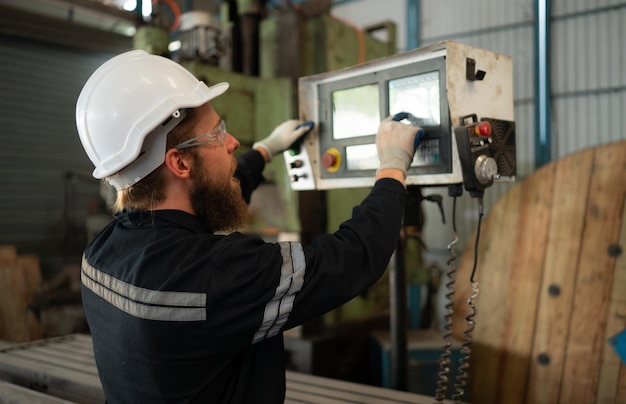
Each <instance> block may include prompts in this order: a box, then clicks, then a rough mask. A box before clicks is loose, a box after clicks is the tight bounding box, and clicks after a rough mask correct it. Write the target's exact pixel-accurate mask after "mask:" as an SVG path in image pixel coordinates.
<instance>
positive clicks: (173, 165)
mask: <svg viewBox="0 0 626 404" xmlns="http://www.w3.org/2000/svg"><path fill="white" fill-rule="evenodd" d="M165 166H166V167H167V169H168V170H169V171H170V172H171V173H172V174H173V175H174V176H175V177H177V178H181V179H187V178H190V177H191V156H189V155H186V154H182V153H181V152H180V150H178V149H169V150H168V151H167V152H166V153H165Z"/></svg>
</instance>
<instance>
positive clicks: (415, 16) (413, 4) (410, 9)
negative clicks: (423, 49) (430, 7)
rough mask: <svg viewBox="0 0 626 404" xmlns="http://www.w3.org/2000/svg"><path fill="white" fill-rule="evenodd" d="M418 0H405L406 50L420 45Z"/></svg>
mask: <svg viewBox="0 0 626 404" xmlns="http://www.w3.org/2000/svg"><path fill="white" fill-rule="evenodd" d="M420 23H421V21H420V1H419V0H407V1H406V28H407V33H406V50H411V49H417V48H419V46H420Z"/></svg>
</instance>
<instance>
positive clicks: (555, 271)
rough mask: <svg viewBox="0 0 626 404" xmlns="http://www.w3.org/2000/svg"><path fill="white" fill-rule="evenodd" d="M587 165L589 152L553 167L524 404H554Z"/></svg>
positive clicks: (575, 266) (575, 265)
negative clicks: (556, 293)
mask: <svg viewBox="0 0 626 404" xmlns="http://www.w3.org/2000/svg"><path fill="white" fill-rule="evenodd" d="M592 162H593V150H589V151H587V152H585V153H577V154H575V155H571V156H569V157H566V158H564V159H561V160H560V161H559V162H558V163H557V168H556V180H555V184H554V192H553V195H554V196H553V198H554V202H553V205H552V212H551V215H550V223H549V233H548V240H547V251H546V259H545V264H544V265H543V277H542V280H541V290H540V293H539V303H538V305H539V309H538V313H537V322H536V330H535V335H534V342H533V348H532V354H531V357H530V359H531V361H530V376H529V380H528V384H529V386H528V396H527V402H528V403H529V404H532V403H536V404H554V403H557V402H558V397H559V394H560V390H561V376H562V373H563V366H564V357H565V347H566V345H567V339H568V330H569V321H570V311H571V305H572V301H573V298H574V296H573V295H574V289H575V279H576V272H577V270H578V259H579V256H578V252H579V251H580V245H581V243H582V240H581V234H582V231H583V226H584V217H585V209H586V206H587V191H588V187H589V182H590V177H591V165H592ZM550 287H552V288H554V287H558V288H559V290H560V294H559V295H556V296H555V295H551V294H550V292H549V291H550ZM539 355H548V356H547V358H549V363H545V362H541V361H539V360H538V358H539ZM543 358H546V356H543Z"/></svg>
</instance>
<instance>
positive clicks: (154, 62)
mask: <svg viewBox="0 0 626 404" xmlns="http://www.w3.org/2000/svg"><path fill="white" fill-rule="evenodd" d="M227 89H228V83H218V84H215V85H214V86H211V87H208V86H207V85H206V84H205V83H203V82H202V81H199V80H198V79H196V78H195V77H194V76H193V74H191V73H190V72H189V71H188V70H186V69H185V68H184V67H182V66H181V65H179V64H178V63H176V62H174V61H172V60H170V59H167V58H165V57H162V56H156V55H151V54H149V53H146V52H145V51H143V50H133V51H129V52H126V53H122V54H120V55H118V56H115V57H113V58H112V59H110V60H108V61H107V62H105V63H104V64H103V65H102V66H100V67H99V68H98V69H97V70H96V71H95V72H94V73H93V74H92V75H91V77H90V78H89V79H88V80H87V82H86V83H85V86H84V87H83V89H82V91H81V93H80V95H79V96H78V101H77V102H76V127H77V129H78V135H79V136H80V141H81V143H82V144H83V148H84V149H85V151H86V152H87V155H88V156H89V159H90V160H91V162H92V163H93V164H94V165H95V167H96V168H95V170H94V171H93V176H94V177H95V178H98V179H101V178H104V177H109V182H111V184H113V186H115V188H117V189H124V188H128V187H129V186H131V185H133V184H135V183H136V182H137V181H139V180H140V179H142V178H143V177H145V176H146V175H148V174H150V173H151V172H152V171H154V170H155V169H156V168H157V167H159V166H160V165H161V164H162V163H163V161H164V159H165V148H166V141H167V133H169V132H170V131H171V130H172V129H173V128H174V126H176V125H177V124H178V123H180V121H181V120H182V119H183V118H184V117H185V115H186V110H187V109H189V108H195V107H198V106H200V105H203V104H205V103H207V102H208V101H210V100H212V99H213V98H215V97H217V96H219V95H220V94H222V93H224V92H225V91H226V90H227Z"/></svg>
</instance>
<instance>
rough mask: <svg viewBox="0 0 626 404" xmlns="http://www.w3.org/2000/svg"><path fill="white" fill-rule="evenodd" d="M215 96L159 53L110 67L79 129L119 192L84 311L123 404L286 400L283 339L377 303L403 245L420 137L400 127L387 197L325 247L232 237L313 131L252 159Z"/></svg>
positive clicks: (385, 153)
mask: <svg viewBox="0 0 626 404" xmlns="http://www.w3.org/2000/svg"><path fill="white" fill-rule="evenodd" d="M227 87H228V85H227V84H225V83H220V84H217V85H214V86H212V87H207V86H206V85H205V84H204V83H202V82H200V81H198V80H197V79H195V78H194V77H193V76H192V75H191V74H190V73H189V72H187V71H186V70H184V69H183V68H182V67H181V66H180V65H178V64H176V63H174V62H172V61H170V60H168V59H165V58H163V57H159V56H153V55H148V54H147V53H145V52H143V51H131V52H127V53H124V54H122V55H119V56H116V57H114V58H113V59H111V60H109V61H108V62H106V63H105V64H104V65H103V66H101V67H100V68H99V69H98V70H96V72H95V73H94V74H93V75H92V76H91V77H90V79H89V80H88V81H87V83H86V84H85V86H84V88H83V90H82V92H81V94H80V96H79V99H78V102H77V110H76V119H77V127H78V132H79V135H80V138H81V142H82V144H83V146H84V148H85V150H86V152H87V154H88V155H89V157H90V159H91V160H92V162H93V163H94V165H95V166H96V168H95V170H94V176H95V177H96V178H106V179H107V180H108V181H109V182H111V183H112V184H113V185H114V186H115V187H116V188H117V190H118V196H117V207H118V209H119V212H118V213H117V214H116V216H115V220H114V221H113V222H112V223H111V224H110V225H109V226H107V227H106V228H105V229H104V230H103V231H102V232H101V233H99V234H98V235H97V236H96V237H95V239H94V240H93V241H92V242H91V243H90V244H89V246H88V247H87V249H86V250H85V253H84V256H83V261H82V282H83V290H82V294H83V304H84V308H85V313H86V315H87V320H88V324H89V328H90V331H91V334H92V338H93V346H94V352H95V357H96V363H97V366H98V372H99V375H100V379H101V381H102V385H103V388H104V392H105V395H106V397H107V401H108V402H110V403H151V404H152V403H160V402H172V403H281V402H283V401H284V397H285V369H284V363H283V353H284V347H283V337H282V332H283V331H284V330H286V329H289V328H292V327H295V326H297V325H300V324H303V323H304V322H306V321H308V320H311V319H313V318H315V317H317V316H319V315H321V314H323V313H325V312H327V311H329V310H332V309H334V308H336V307H338V306H340V305H341V304H343V303H345V302H347V301H349V300H350V299H352V298H353V297H355V296H356V295H358V294H360V293H362V292H364V291H365V290H366V289H367V288H368V287H369V286H371V285H372V284H373V283H374V282H376V280H377V279H379V277H380V276H381V275H382V274H383V272H384V270H385V267H386V265H387V263H388V262H389V259H390V257H391V255H392V253H393V251H394V249H395V246H396V242H397V239H398V236H399V233H400V226H401V219H402V215H403V209H404V203H405V188H404V179H405V177H406V170H407V168H408V166H409V164H410V162H411V160H412V158H413V153H414V150H413V142H414V138H415V134H416V131H417V128H416V127H411V126H408V125H404V124H401V123H398V122H392V121H391V120H390V119H387V120H385V121H384V122H383V123H382V124H381V126H380V128H379V131H378V135H377V141H376V142H377V147H378V150H379V157H380V163H381V165H380V169H379V170H378V172H377V174H376V178H377V182H376V184H375V186H374V187H373V189H372V191H371V194H370V195H369V196H368V197H367V198H366V199H365V200H364V201H363V202H362V203H361V205H360V206H358V207H356V208H355V209H354V214H353V217H352V218H351V219H350V220H347V221H346V222H345V223H343V225H342V226H341V228H340V229H339V230H338V231H337V232H335V233H334V234H328V235H324V236H321V237H319V238H318V239H317V240H316V241H315V242H314V243H313V244H311V245H307V246H304V245H301V244H299V243H289V242H285V243H266V242H264V241H263V240H261V239H259V238H257V237H250V236H246V235H243V234H241V233H237V232H233V233H230V234H226V232H227V231H231V230H234V229H236V228H237V227H238V226H239V225H241V224H242V223H243V222H244V221H245V218H246V202H247V201H249V198H250V194H251V192H252V191H253V190H254V188H255V187H256V186H257V185H258V184H259V182H260V181H261V173H262V170H263V168H264V166H265V163H267V162H268V161H270V160H271V158H272V157H273V156H275V155H276V154H278V153H280V152H282V151H284V150H286V149H287V148H288V147H289V146H290V145H291V144H292V143H293V142H294V141H296V140H297V139H298V138H299V137H301V136H302V135H303V134H304V133H305V132H306V131H307V130H308V128H307V127H299V126H300V125H299V124H300V122H298V121H296V120H291V121H287V122H285V123H283V124H281V125H280V126H278V127H277V128H276V129H275V130H274V131H273V132H272V134H271V135H270V136H268V137H267V138H266V139H264V140H262V141H260V142H257V143H256V144H255V145H254V146H253V149H252V150H250V151H248V152H247V153H245V154H243V155H242V156H241V157H240V158H239V159H238V160H236V159H235V158H234V157H233V152H234V151H235V150H236V149H237V148H238V146H239V142H238V141H237V140H236V139H235V138H234V137H233V136H231V135H230V134H229V133H228V132H227V131H226V127H225V124H224V122H223V121H222V120H221V118H220V116H219V114H218V113H217V111H215V110H214V109H213V108H212V106H211V103H210V101H211V100H212V99H213V98H215V97H217V96H219V95H220V94H222V93H223V92H224V91H226V89H227Z"/></svg>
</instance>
